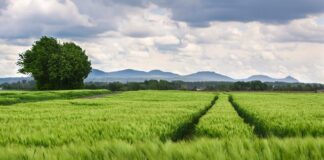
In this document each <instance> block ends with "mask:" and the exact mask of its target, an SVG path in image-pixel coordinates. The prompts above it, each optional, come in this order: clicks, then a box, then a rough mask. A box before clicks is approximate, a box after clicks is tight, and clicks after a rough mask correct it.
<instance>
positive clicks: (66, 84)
mask: <svg viewBox="0 0 324 160" xmlns="http://www.w3.org/2000/svg"><path fill="white" fill-rule="evenodd" d="M17 64H18V65H19V66H20V69H19V72H20V73H23V74H29V75H31V76H33V77H34V79H35V81H36V84H37V88H38V89H40V90H53V89H78V88H82V87H83V80H84V79H85V78H87V76H88V74H89V73H90V71H91V62H90V61H89V60H88V56H87V55H86V54H85V51H84V50H82V48H81V47H79V46H78V45H76V44H74V43H72V42H69V43H63V44H60V43H59V42H58V41H57V40H56V39H55V38H52V37H46V36H45V37H42V38H41V39H40V40H38V41H36V42H35V44H34V45H33V46H32V48H31V49H30V50H27V51H25V52H24V53H22V54H19V60H18V62H17Z"/></svg>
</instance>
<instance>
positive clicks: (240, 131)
mask: <svg viewBox="0 0 324 160" xmlns="http://www.w3.org/2000/svg"><path fill="white" fill-rule="evenodd" d="M196 135H197V136H208V137H217V138H225V137H227V138H232V137H252V136H253V130H252V128H251V127H250V126H249V125H247V124H245V123H244V122H243V119H242V118H240V117H239V116H238V114H237V113H236V111H235V110H234V108H233V106H232V105H231V103H230V102H229V101H228V95H225V94H220V95H219V96H218V99H217V101H216V104H215V105H214V106H213V107H212V108H211V109H210V110H209V111H208V113H207V114H206V115H205V116H203V117H202V118H201V119H200V121H199V123H198V125H197V127H196Z"/></svg>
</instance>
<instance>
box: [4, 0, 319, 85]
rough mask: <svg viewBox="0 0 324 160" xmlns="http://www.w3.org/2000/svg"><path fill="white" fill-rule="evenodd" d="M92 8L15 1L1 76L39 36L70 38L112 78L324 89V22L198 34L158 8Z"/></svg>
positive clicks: (231, 27) (68, 2)
mask: <svg viewBox="0 0 324 160" xmlns="http://www.w3.org/2000/svg"><path fill="white" fill-rule="evenodd" d="M81 2H83V3H81ZM91 2H92V1H91V0H84V1H72V0H48V1H46V2H45V1H42V2H40V0H17V1H10V4H9V5H8V6H7V7H6V8H5V10H3V11H2V12H1V14H0V22H3V23H6V24H7V25H2V26H0V39H2V40H3V41H2V43H1V44H0V58H1V59H0V64H1V66H8V69H5V68H1V69H0V75H1V76H7V75H15V74H16V70H17V67H16V65H15V62H16V60H17V58H18V53H20V52H22V51H24V50H26V49H28V48H30V46H31V44H32V41H34V40H35V39H37V38H38V36H40V35H42V34H49V35H54V36H55V35H57V34H65V36H63V38H64V39H62V40H63V41H70V40H72V41H75V42H77V43H78V44H79V45H81V47H83V48H84V49H86V51H87V54H88V55H89V57H90V59H91V60H92V62H93V67H94V68H98V69H103V70H106V71H113V70H119V69H126V68H133V69H141V70H151V69H162V70H166V71H173V72H176V73H181V74H188V73H192V72H195V71H202V70H211V71H215V72H219V73H222V74H226V75H229V76H232V77H234V78H245V77H247V76H250V75H252V74H267V75H270V76H273V77H277V78H281V77H284V76H287V75H292V76H294V77H296V78H297V79H299V80H301V81H304V82H322V83H324V73H323V71H324V63H323V62H324V54H323V53H322V52H321V51H323V50H324V39H323V37H324V35H323V33H324V28H323V25H324V24H323V23H321V19H322V17H323V16H320V15H319V16H316V17H308V18H304V19H299V20H293V21H291V22H290V23H287V24H277V25H273V24H264V23H261V22H249V23H243V22H219V21H213V22H211V23H210V25H209V26H208V27H205V28H196V27H192V26H190V25H188V24H186V23H184V22H179V21H176V20H173V19H172V18H173V17H172V12H171V11H170V10H168V9H165V8H161V7H159V6H157V5H155V4H152V3H150V4H149V5H146V6H145V7H144V8H138V6H135V7H132V6H129V5H126V6H124V5H123V4H122V3H113V2H110V3H109V5H107V4H105V5H103V4H102V3H100V2H99V1H93V3H91ZM26 8H34V9H32V10H30V9H26ZM79 27H83V28H86V30H85V29H80V28H79ZM83 31H84V32H85V33H83ZM71 34H72V35H71ZM74 34H75V35H81V36H80V37H75V36H74ZM26 35H30V36H27V37H28V38H26V37H24V36H26ZM15 36H17V37H21V38H14V37H15ZM8 37H11V38H9V39H8ZM27 44H28V45H27ZM26 45H27V46H26Z"/></svg>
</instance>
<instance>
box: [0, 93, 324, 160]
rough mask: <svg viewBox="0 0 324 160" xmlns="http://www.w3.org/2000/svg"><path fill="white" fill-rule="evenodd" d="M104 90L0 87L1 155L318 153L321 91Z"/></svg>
mask: <svg viewBox="0 0 324 160" xmlns="http://www.w3.org/2000/svg"><path fill="white" fill-rule="evenodd" d="M110 93H111V92H110V91H105V90H98V91H96V90H94V91H89V90H84V91H82V90H79V91H52V92H48V91H42V92H18V91H5V92H3V91H2V92H0V99H1V101H2V105H1V106H0V110H1V112H0V113H1V114H0V124H1V125H0V159H156V158H157V157H159V159H270V160H271V159H276V160H277V159H278V160H280V159H305V160H306V159H315V160H321V159H323V157H324V154H323V153H324V150H323V149H324V137H323V136H324V132H323V127H324V124H323V116H324V115H323V113H324V101H323V99H324V94H320V93H317V94H316V93H267V92H249V93H244V92H243V93H236V92H227V93H214V92H190V91H129V92H122V93H118V94H110ZM95 95H102V96H97V98H91V97H93V96H95ZM81 97H83V98H81ZM6 101H8V102H10V103H6Z"/></svg>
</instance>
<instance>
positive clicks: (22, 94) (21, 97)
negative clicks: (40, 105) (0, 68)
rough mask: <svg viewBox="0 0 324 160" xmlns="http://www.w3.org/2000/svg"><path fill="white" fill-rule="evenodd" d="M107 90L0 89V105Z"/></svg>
mask: <svg viewBox="0 0 324 160" xmlns="http://www.w3.org/2000/svg"><path fill="white" fill-rule="evenodd" d="M109 93H111V91H109V90H73V91H71V90H69V91H32V92H31V91H0V105H12V104H16V103H23V102H37V101H44V100H55V99H73V98H79V97H86V96H93V95H100V94H109Z"/></svg>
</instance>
